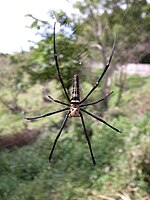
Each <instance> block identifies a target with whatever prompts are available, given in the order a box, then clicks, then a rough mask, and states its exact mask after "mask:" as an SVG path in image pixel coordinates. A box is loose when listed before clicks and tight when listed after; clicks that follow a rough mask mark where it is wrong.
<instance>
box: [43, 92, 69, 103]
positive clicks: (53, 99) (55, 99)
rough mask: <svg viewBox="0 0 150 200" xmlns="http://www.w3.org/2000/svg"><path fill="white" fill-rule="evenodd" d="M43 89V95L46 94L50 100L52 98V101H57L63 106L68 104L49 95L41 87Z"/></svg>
mask: <svg viewBox="0 0 150 200" xmlns="http://www.w3.org/2000/svg"><path fill="white" fill-rule="evenodd" d="M43 91H44V93H45V95H46V96H47V97H48V98H49V99H50V100H52V101H53V102H55V103H59V104H62V105H65V106H70V104H68V103H64V102H62V101H59V100H57V99H53V97H51V96H50V95H48V94H47V92H46V91H45V90H44V89H43Z"/></svg>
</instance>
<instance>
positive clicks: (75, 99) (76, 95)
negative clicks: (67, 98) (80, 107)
mask: <svg viewBox="0 0 150 200" xmlns="http://www.w3.org/2000/svg"><path fill="white" fill-rule="evenodd" d="M79 102H80V91H79V77H78V75H77V74H75V75H74V76H73V79H72V95H71V103H79Z"/></svg>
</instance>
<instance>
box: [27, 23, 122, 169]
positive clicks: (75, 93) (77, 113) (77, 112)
mask: <svg viewBox="0 0 150 200" xmlns="http://www.w3.org/2000/svg"><path fill="white" fill-rule="evenodd" d="M55 26H56V23H55V24H54V44H53V45H54V58H55V64H56V70H57V73H58V77H59V80H60V83H61V85H62V88H63V91H64V93H65V95H66V98H67V100H68V102H69V103H64V102H62V101H59V100H56V99H53V98H52V97H51V96H49V95H48V97H49V98H50V99H51V100H52V101H53V102H55V103H58V104H62V105H65V106H67V107H66V108H63V109H61V110H57V111H54V112H50V113H46V114H44V115H40V116H36V117H26V116H25V119H27V120H36V119H39V118H43V117H47V116H50V115H54V114H56V113H60V112H63V111H67V113H66V116H65V118H64V120H63V122H62V125H61V127H60V130H59V132H58V134H57V136H56V139H55V141H54V144H53V146H52V149H51V152H50V155H49V161H51V158H52V155H53V151H54V149H55V146H56V143H57V141H58V139H59V137H60V135H61V132H62V130H63V128H64V126H65V124H66V121H67V119H68V118H70V117H80V118H81V122H82V126H83V130H84V133H85V136H86V139H87V143H88V146H89V150H90V154H91V158H92V161H93V164H94V165H95V164H96V162H95V158H94V154H93V150H92V146H91V143H90V139H89V136H88V133H87V130H86V126H85V122H84V118H83V115H82V112H84V113H86V114H87V115H90V116H91V117H93V118H95V119H96V120H98V121H100V122H102V123H103V124H105V125H107V126H109V127H110V128H112V129H113V130H115V131H117V132H121V131H120V130H119V129H117V128H115V127H113V126H112V125H110V124H109V123H107V122H106V121H104V120H103V119H102V118H101V117H98V116H95V115H93V114H92V113H91V112H88V111H87V110H85V109H84V107H86V106H90V105H94V104H97V103H99V102H100V101H103V100H105V99H106V98H108V97H109V96H110V95H111V94H112V93H113V91H112V92H111V93H109V94H108V95H107V96H105V97H104V98H102V99H99V100H97V101H95V102H91V103H87V104H86V103H85V104H84V102H85V100H86V99H87V98H88V97H89V96H90V95H91V94H92V92H93V91H94V90H95V89H96V88H97V86H98V85H99V83H100V81H101V80H102V78H103V76H104V75H105V73H106V71H107V70H108V68H109V65H110V62H111V59H112V57H113V53H114V50H115V45H116V38H115V40H114V44H113V48H112V52H111V55H110V58H109V60H108V63H107V64H106V66H105V68H104V70H103V72H102V74H101V76H100V77H99V79H98V81H97V82H96V84H95V85H94V86H93V88H92V89H91V90H90V91H89V93H88V94H87V95H86V96H85V97H84V98H83V99H82V100H80V90H79V77H78V75H77V74H75V75H74V76H73V80H72V95H71V98H70V97H69V95H68V93H67V90H66V88H65V85H64V81H63V79H62V75H61V73H60V70H59V64H58V58H57V52H56V39H55Z"/></svg>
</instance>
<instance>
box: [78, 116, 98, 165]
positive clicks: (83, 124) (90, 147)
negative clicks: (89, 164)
mask: <svg viewBox="0 0 150 200" xmlns="http://www.w3.org/2000/svg"><path fill="white" fill-rule="evenodd" d="M80 117H81V121H82V126H83V129H84V133H85V136H86V139H87V142H88V145H89V149H90V153H91V157H92V161H93V164H94V165H96V162H95V158H94V154H93V151H92V146H91V143H90V139H89V136H88V133H87V131H86V127H85V123H84V118H83V115H82V113H81V112H80Z"/></svg>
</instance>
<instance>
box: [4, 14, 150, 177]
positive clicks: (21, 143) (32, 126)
mask: <svg viewBox="0 0 150 200" xmlns="http://www.w3.org/2000/svg"><path fill="white" fill-rule="evenodd" d="M129 14H130V13H129V11H128V10H126V11H125V12H124V15H123V16H122V18H121V19H120V24H119V25H118V31H117V35H119V31H120V26H121V25H122V24H123V23H124V19H125V18H126V16H127V15H129ZM83 23H84V22H83ZM134 23H136V29H133V30H132V31H131V32H130V33H129V34H128V35H127V36H126V37H125V38H124V40H123V41H122V43H124V42H125V41H126V40H127V38H128V37H130V35H131V34H132V32H135V31H136V30H138V29H142V24H139V22H138V21H134ZM79 26H82V24H80V25H79ZM77 28H79V27H77ZM141 43H142V41H141V40H139V41H138V42H137V43H136V45H135V46H134V47H133V49H132V51H135V50H136V48H137V46H138V45H140V44H141ZM65 45H66V43H65V42H64V45H63V46H62V48H61V49H59V50H58V52H60V51H63V48H65ZM90 45H91V41H89V43H88V44H87V46H86V47H85V49H83V50H82V51H81V52H79V54H78V55H73V57H72V62H73V61H74V60H75V59H77V60H78V58H79V57H82V60H78V62H79V65H80V67H81V68H82V62H83V61H85V60H86V59H87V58H88V56H89V55H88V52H86V49H87V47H89V46H90ZM144 53H145V52H144ZM144 53H143V54H144ZM81 54H82V55H83V56H81ZM109 54H110V52H108V55H109ZM130 54H131V52H129V53H128V54H127V55H126V56H125V57H123V58H120V62H122V61H125V62H124V65H126V60H127V59H128V57H129V56H130ZM114 56H115V55H114ZM142 56H143V55H141V57H142ZM138 60H139V58H138V59H137V60H135V63H137V62H138ZM98 66H99V64H97V67H98ZM143 71H144V69H143ZM143 71H141V73H143ZM149 73H150V72H149ZM56 76H57V73H56ZM90 76H91V77H92V78H95V76H94V75H93V74H90ZM71 81H72V78H70V79H69V80H67V82H71ZM67 82H65V84H67ZM45 85H46V88H48V87H50V88H51V85H50V84H49V83H45ZM53 86H54V87H56V89H57V87H58V86H57V85H56V82H55V81H54V82H53ZM42 88H43V86H41V87H40V88H37V90H38V91H37V92H36V94H37V96H36V97H37V98H36V102H35V104H36V105H35V106H34V110H33V112H32V110H30V114H31V115H32V114H34V115H35V114H37V115H38V114H41V111H42V112H43V113H44V112H45V111H48V112H49V111H51V109H52V110H53V109H54V110H57V108H60V107H59V106H53V105H52V104H50V105H48V104H47V103H45V104H44V105H43V103H42V100H41V94H42ZM81 90H82V88H81ZM54 91H55V88H54V89H52V88H51V90H50V94H51V93H52V94H53V92H54ZM70 93H71V91H70ZM38 96H39V97H38ZM57 96H59V99H64V96H63V95H62V93H58V94H56V98H57ZM1 106H2V107H3V105H1ZM39 107H40V109H39ZM2 112H4V115H3V114H1V118H0V124H1V126H0V130H1V132H2V135H0V136H1V137H0V150H1V154H2V153H3V149H4V148H6V149H7V148H8V149H9V150H10V149H12V150H13V151H14V152H15V151H16V152H17V151H18V149H16V148H14V145H16V146H18V147H20V148H23V147H25V146H26V145H27V144H28V145H29V144H31V145H33V144H34V142H35V141H37V140H38V138H40V139H39V140H38V143H39V144H40V147H41V146H42V147H43V148H44V143H45V138H46V137H47V134H46V135H44V134H43V133H44V132H50V133H49V134H50V137H49V140H50V139H51V135H52V134H53V135H54V136H55V135H56V133H57V131H58V129H59V126H60V118H61V116H62V115H60V116H59V117H58V119H56V118H55V117H54V118H55V119H54V120H53V117H51V118H48V119H42V122H41V123H40V125H38V122H35V123H28V122H26V121H25V120H24V117H23V111H21V112H20V113H18V114H11V112H10V111H8V110H7V109H4V111H2ZM40 126H42V130H40V131H39V128H40ZM51 126H52V128H51ZM54 126H56V127H57V128H55V127H54ZM18 127H19V128H18ZM22 130H23V132H22ZM11 131H13V132H14V133H15V134H14V136H11ZM54 132H56V133H54ZM2 136H3V137H2ZM4 136H5V137H4ZM6 141H7V142H6ZM48 148H49V149H48ZM50 148H51V147H50V146H49V147H48V146H46V149H47V152H48V153H49V151H50ZM24 150H27V151H28V148H26V149H24ZM39 155H40V152H39V151H37V149H36V148H35V153H34V154H32V156H33V159H34V160H36V159H38V158H39ZM46 156H48V154H47V155H45V158H46ZM8 158H10V157H9V156H8ZM15 161H16V159H14V164H12V163H11V164H10V163H9V161H8V162H7V166H8V168H10V169H21V168H28V163H27V162H26V160H23V161H22V162H15ZM44 165H45V167H44V168H43V169H42V170H47V171H48V170H49V163H48V159H45V163H44ZM72 170H73V173H74V174H76V175H77V176H87V174H83V173H82V172H81V170H80V169H78V168H74V169H72ZM35 172H37V170H36V169H34V168H33V169H31V173H33V174H35ZM38 172H39V170H38ZM6 174H7V175H8V177H11V173H10V171H9V172H7V171H6ZM61 176H63V175H61V174H58V177H61ZM66 176H67V175H66ZM89 176H90V175H89ZM62 178H63V177H62ZM93 179H94V177H93Z"/></svg>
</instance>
